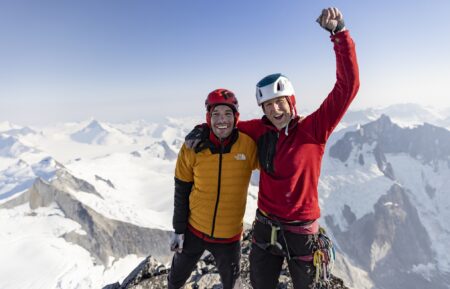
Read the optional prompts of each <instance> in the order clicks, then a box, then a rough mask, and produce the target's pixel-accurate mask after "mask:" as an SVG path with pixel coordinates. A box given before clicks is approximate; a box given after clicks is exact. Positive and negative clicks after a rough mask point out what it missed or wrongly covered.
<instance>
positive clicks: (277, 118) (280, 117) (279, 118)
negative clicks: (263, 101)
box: [273, 113, 284, 120]
mask: <svg viewBox="0 0 450 289" xmlns="http://www.w3.org/2000/svg"><path fill="white" fill-rule="evenodd" d="M283 116H284V113H282V114H277V115H274V116H273V118H274V119H276V120H281V119H282V118H283Z"/></svg>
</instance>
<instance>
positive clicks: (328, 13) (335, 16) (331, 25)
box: [316, 7, 345, 34]
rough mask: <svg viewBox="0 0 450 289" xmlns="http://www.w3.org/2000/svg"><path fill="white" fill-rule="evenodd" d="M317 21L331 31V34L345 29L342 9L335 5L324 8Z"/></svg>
mask: <svg viewBox="0 0 450 289" xmlns="http://www.w3.org/2000/svg"><path fill="white" fill-rule="evenodd" d="M316 21H317V23H319V25H320V26H321V27H322V28H323V29H325V30H327V31H329V32H330V33H331V34H336V33H338V32H340V31H344V30H345V24H344V17H343V16H342V13H341V11H339V9H337V8H335V7H330V8H327V9H323V10H322V13H321V14H320V16H319V17H318V18H317V20H316Z"/></svg>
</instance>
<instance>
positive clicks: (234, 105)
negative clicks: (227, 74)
mask: <svg viewBox="0 0 450 289" xmlns="http://www.w3.org/2000/svg"><path fill="white" fill-rule="evenodd" d="M218 104H225V105H228V106H229V107H231V109H233V111H234V112H237V111H239V104H238V100H237V98H236V96H234V93H233V92H231V91H229V90H228V89H223V88H219V89H216V90H214V91H212V92H210V93H209V94H208V97H207V98H206V100H205V107H206V111H208V112H209V111H210V110H211V109H213V108H214V107H215V106H216V105H218Z"/></svg>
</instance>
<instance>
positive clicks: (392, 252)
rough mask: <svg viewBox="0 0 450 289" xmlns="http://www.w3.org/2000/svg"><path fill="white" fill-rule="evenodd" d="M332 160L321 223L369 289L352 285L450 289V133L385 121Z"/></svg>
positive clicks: (336, 149) (355, 136) (348, 137)
mask: <svg viewBox="0 0 450 289" xmlns="http://www.w3.org/2000/svg"><path fill="white" fill-rule="evenodd" d="M328 152H329V154H328V157H326V158H325V159H324V165H323V170H322V178H321V182H320V188H319V190H320V193H321V196H322V202H323V206H322V211H323V215H324V218H323V219H324V220H325V223H326V224H327V226H328V227H329V228H331V231H332V232H333V235H334V237H335V239H336V241H337V244H338V245H339V249H340V250H341V251H342V252H343V253H344V254H345V255H346V257H347V258H346V259H347V261H349V262H350V263H351V264H352V265H353V266H355V267H357V268H359V269H360V270H362V271H365V272H367V278H366V280H365V282H366V283H367V284H369V285H368V286H363V284H358V282H359V281H360V280H361V278H359V279H358V280H356V279H354V277H352V276H351V275H352V273H351V272H349V276H348V277H347V278H348V279H353V280H355V281H354V283H353V284H354V285H357V286H355V287H358V288H371V286H375V288H448V284H449V281H450V258H447V257H443V256H444V255H445V254H446V252H447V249H446V246H447V245H446V244H450V224H449V223H448V221H447V220H448V218H449V217H450V211H449V210H448V209H449V207H450V194H449V193H450V191H449V187H450V131H448V130H446V129H444V128H440V127H436V126H433V125H430V124H423V125H420V126H417V127H414V128H408V127H406V128H402V127H400V126H398V125H396V124H395V123H393V122H392V121H391V119H390V118H389V117H387V116H381V117H380V118H379V119H378V120H376V121H374V122H370V123H367V124H365V125H363V126H360V127H359V128H358V129H357V130H354V131H349V132H347V133H345V135H344V136H343V137H342V138H340V139H339V140H338V141H336V142H335V143H334V144H333V145H332V146H331V147H330V148H329V150H328ZM344 279H345V278H344ZM372 284H373V285H372Z"/></svg>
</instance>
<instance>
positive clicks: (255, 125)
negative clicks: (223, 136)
mask: <svg viewBox="0 0 450 289" xmlns="http://www.w3.org/2000/svg"><path fill="white" fill-rule="evenodd" d="M237 128H238V129H239V131H240V132H243V133H245V134H246V135H248V136H249V137H251V138H252V139H253V140H254V141H255V142H256V141H257V140H258V138H259V136H260V135H261V134H262V133H263V131H264V125H263V123H262V120H261V119H251V120H244V121H239V122H238V123H237Z"/></svg>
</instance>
